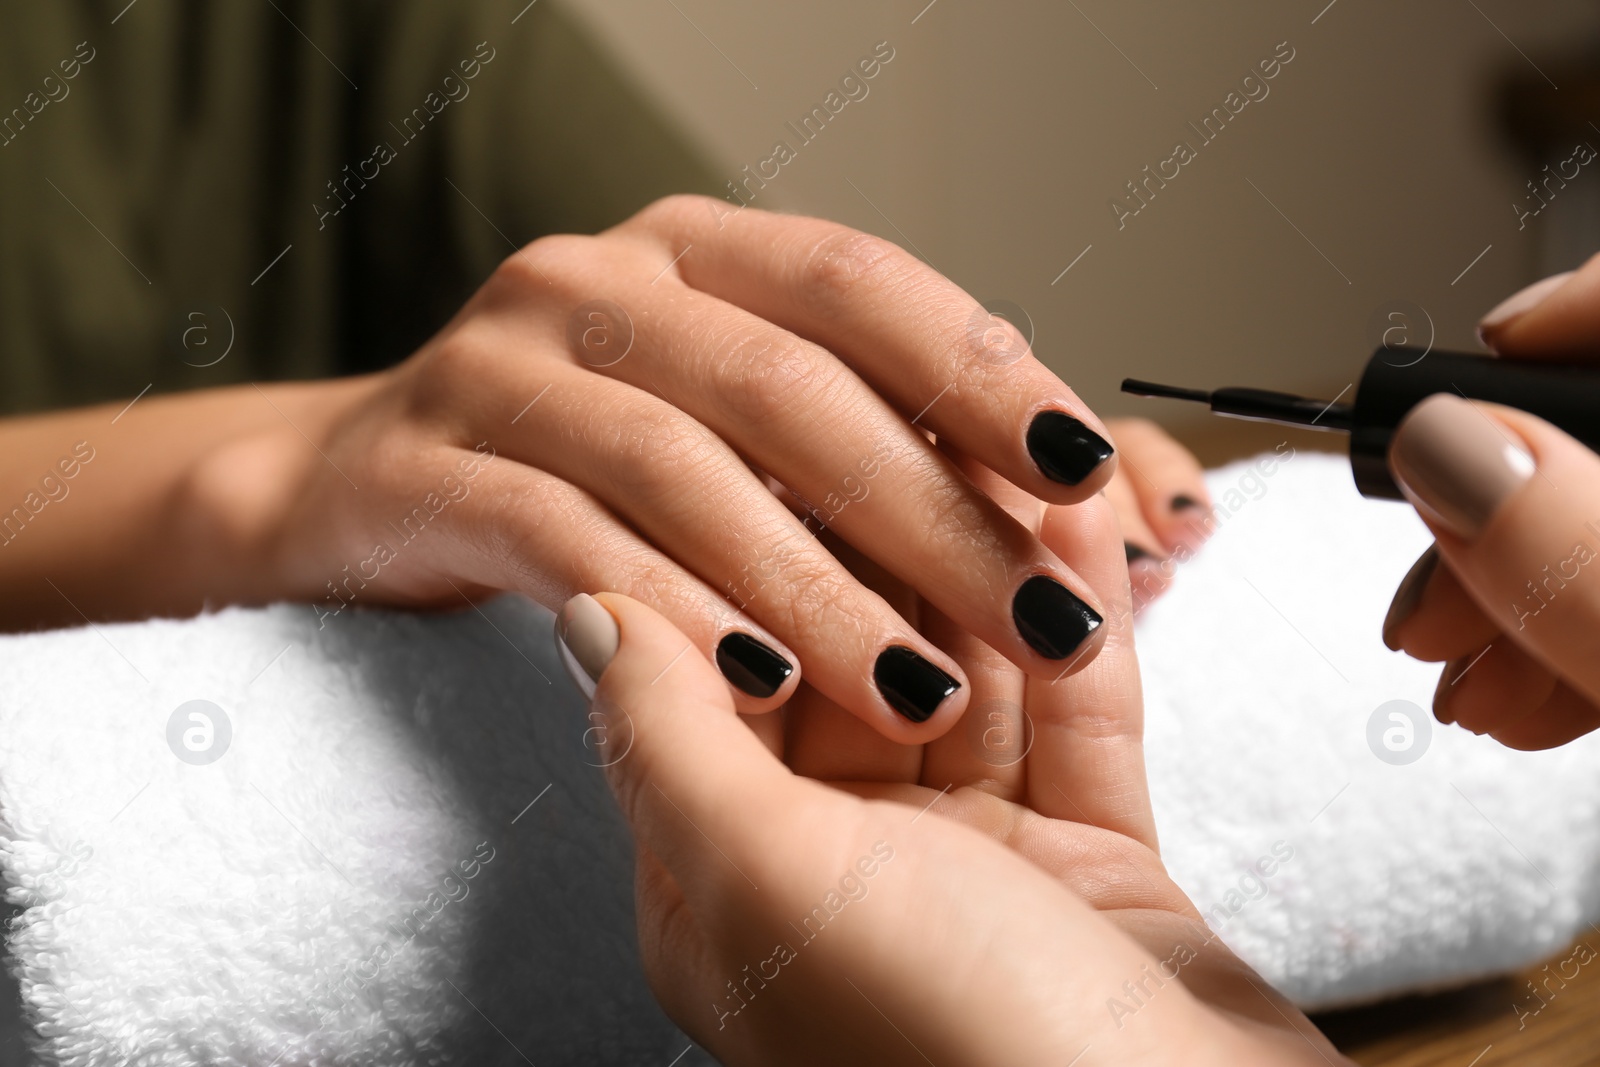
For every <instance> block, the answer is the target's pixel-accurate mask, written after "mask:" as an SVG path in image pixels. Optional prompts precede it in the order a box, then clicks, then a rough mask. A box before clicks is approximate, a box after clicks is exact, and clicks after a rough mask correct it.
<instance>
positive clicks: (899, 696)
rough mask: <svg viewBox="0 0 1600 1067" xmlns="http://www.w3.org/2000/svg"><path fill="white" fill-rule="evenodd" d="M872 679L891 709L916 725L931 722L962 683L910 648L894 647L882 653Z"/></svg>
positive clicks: (873, 670)
mask: <svg viewBox="0 0 1600 1067" xmlns="http://www.w3.org/2000/svg"><path fill="white" fill-rule="evenodd" d="M872 679H873V681H875V682H877V683H878V692H880V693H882V694H883V699H885V700H887V701H888V702H889V706H890V707H891V708H893V709H894V710H895V711H898V712H899V713H900V714H902V715H904V716H905V717H906V718H908V719H910V720H911V721H912V722H927V721H928V719H930V718H931V717H932V716H933V713H934V712H936V711H938V710H939V705H940V704H942V703H944V700H945V698H946V697H948V696H949V695H950V694H951V693H954V692H955V691H956V690H957V689H960V688H961V683H960V682H958V681H956V680H955V679H954V678H952V677H950V676H949V675H948V674H946V673H945V672H944V671H942V670H940V669H939V668H938V667H936V666H935V665H934V664H932V663H929V662H928V661H927V660H925V659H923V658H922V657H921V656H919V655H917V654H916V653H915V652H913V651H911V650H910V649H909V648H904V647H902V646H900V645H890V646H889V647H888V648H886V649H884V650H883V651H882V652H880V653H878V662H877V663H876V664H874V665H873V668H872Z"/></svg>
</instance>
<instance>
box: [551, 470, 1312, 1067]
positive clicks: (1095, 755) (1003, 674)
mask: <svg viewBox="0 0 1600 1067" xmlns="http://www.w3.org/2000/svg"><path fill="white" fill-rule="evenodd" d="M965 469H966V470H967V473H968V474H969V475H972V476H973V477H974V478H975V479H977V484H978V485H979V487H980V488H982V489H984V490H986V491H988V492H989V493H991V494H992V495H993V496H994V497H995V498H996V499H999V500H1001V501H1002V502H1004V503H1006V504H1008V505H1009V506H1010V507H1011V509H1012V513H1013V514H1014V515H1015V516H1017V517H1018V518H1019V520H1020V521H1021V522H1022V524H1023V525H1024V526H1025V527H1026V528H1028V529H1030V530H1035V531H1038V533H1039V536H1040V537H1041V539H1042V540H1043V541H1044V543H1045V544H1047V545H1049V546H1050V547H1051V548H1053V549H1054V550H1055V551H1056V552H1058V553H1060V554H1061V556H1062V559H1063V560H1064V561H1065V562H1067V563H1068V564H1069V565H1071V566H1073V567H1074V568H1075V569H1076V570H1077V572H1078V573H1079V574H1081V575H1082V576H1083V577H1084V579H1085V580H1087V581H1088V582H1089V583H1090V584H1091V585H1092V586H1094V588H1095V589H1096V590H1097V591H1098V592H1099V594H1100V596H1101V597H1102V598H1103V600H1104V602H1105V603H1106V604H1107V607H1108V609H1109V614H1108V619H1109V622H1108V624H1107V626H1106V627H1105V629H1106V630H1107V635H1106V637H1105V644H1104V647H1103V648H1102V649H1101V650H1100V653H1099V655H1098V656H1097V657H1096V658H1095V660H1094V661H1093V663H1091V664H1089V665H1087V666H1086V667H1084V669H1083V670H1082V671H1080V672H1079V673H1076V674H1073V675H1070V676H1064V677H1057V678H1034V677H1028V676H1026V675H1024V674H1023V673H1022V672H1021V671H1019V670H1018V669H1017V668H1016V667H1015V666H1013V665H1012V664H1010V663H1009V662H1007V660H1006V659H1005V658H1004V657H1003V656H1001V655H999V654H998V653H996V652H995V651H994V650H992V649H990V648H988V647H987V646H986V645H984V644H983V643H982V642H980V641H979V640H978V639H977V638H975V637H972V636H970V635H969V634H966V633H965V632H964V631H962V630H960V629H959V628H958V627H957V626H955V625H954V624H952V623H951V622H950V621H949V620H948V619H946V618H945V617H944V616H943V615H941V614H939V613H937V612H935V611H934V610H933V609H931V608H928V607H926V606H924V607H923V608H922V609H921V610H922V612H923V613H924V614H923V618H922V622H923V625H924V629H925V630H926V631H927V632H928V634H929V636H930V637H933V638H934V639H935V640H937V641H939V642H940V643H941V644H942V645H943V646H944V647H945V648H946V649H948V650H950V651H951V653H952V654H953V655H954V656H955V658H956V659H957V660H958V661H959V662H960V663H961V664H962V666H963V667H964V669H965V671H966V673H967V676H968V677H969V678H970V679H971V681H972V687H973V697H972V709H971V711H970V712H969V715H973V716H977V717H975V718H973V719H971V720H970V721H969V723H966V724H963V725H962V726H960V727H959V728H958V729H956V730H954V731H952V732H950V733H948V734H946V735H945V736H944V737H942V738H940V739H939V740H938V741H936V742H933V743H931V744H929V745H927V746H926V747H918V746H902V745H896V744H893V743H892V742H890V741H888V740H887V739H885V738H883V737H882V736H880V735H879V734H877V733H875V732H873V731H871V730H869V729H867V728H866V727H865V726H864V725H863V724H862V723H861V722H860V721H859V720H858V719H856V718H854V717H852V716H850V715H849V714H848V713H846V712H845V711H844V710H843V709H841V708H839V707H838V706H837V705H835V704H833V703H832V702H830V701H828V700H827V699H826V697H824V696H823V695H821V694H820V693H817V692H816V691H814V690H811V689H809V688H804V687H803V688H802V689H801V691H800V693H799V695H798V696H797V698H796V699H795V700H794V701H792V702H791V703H790V704H789V706H788V707H786V708H785V709H783V710H782V711H781V712H779V713H777V714H774V715H769V716H763V717H758V718H753V719H747V720H744V721H741V720H740V719H739V718H738V717H736V715H735V709H734V705H733V702H732V701H731V700H730V698H729V694H728V692H727V689H726V687H725V686H724V685H723V684H722V683H721V682H720V680H719V678H718V677H717V675H716V674H715V673H714V672H713V671H712V669H711V667H710V665H709V663H707V662H706V660H705V659H704V658H703V656H701V655H700V653H699V652H698V651H696V648H695V644H694V642H693V641H691V640H690V639H689V638H687V637H685V636H684V635H683V634H682V633H680V632H679V631H678V630H677V629H676V628H674V627H673V626H672V625H670V624H669V623H667V622H666V621H665V620H663V619H662V618H661V617H660V616H658V615H656V614H655V613H654V612H652V611H650V610H648V609H647V608H644V607H643V606H641V605H639V604H637V603H634V602H633V601H630V600H628V599H626V598H624V597H621V596H616V595H612V594H602V595H601V596H600V597H599V598H598V601H599V602H598V603H597V602H596V601H595V600H592V599H589V598H587V597H583V598H578V599H577V600H575V601H574V602H573V603H571V604H569V605H568V606H567V608H566V609H565V610H564V611H563V613H562V616H561V618H560V620H559V622H558V632H559V633H561V634H562V635H563V636H564V641H565V645H566V648H567V650H568V653H569V655H570V657H571V660H572V661H574V662H575V663H576V664H577V667H578V669H579V670H580V671H582V672H584V674H586V675H587V676H588V677H590V678H593V677H598V678H599V688H598V692H597V693H596V695H595V702H594V714H595V715H596V716H598V717H599V718H600V719H601V720H603V721H604V723H605V727H606V728H605V737H606V746H607V748H608V749H610V750H611V752H612V753H613V755H612V764H611V766H610V767H609V769H608V772H607V773H608V774H609V775H610V777H611V780H612V782H613V784H614V786H615V788H616V791H617V794H618V797H619V801H620V803H621V805H622V808H623V810H624V812H625V813H626V814H627V816H628V818H629V821H630V822H631V823H632V825H633V828H634V833H635V838H636V841H637V843H638V849H639V853H638V893H639V924H640V940H641V947H642V950H643V955H644V959H645V966H646V969H647V971H648V973H649V976H650V979H651V982H652V986H653V988H654V989H655V991H656V993H657V996H658V997H659V998H660V999H661V1001H662V1003H663V1004H664V1005H665V1006H666V1008H667V1010H668V1011H669V1013H670V1014H671V1015H672V1016H673V1018H674V1019H675V1020H676V1021H677V1022H678V1023H679V1025H681V1026H683V1027H684V1028H685V1029H686V1030H687V1031H688V1032H689V1033H690V1034H691V1035H693V1036H694V1037H695V1038H696V1039H697V1040H698V1041H700V1042H701V1043H702V1044H704V1045H705V1046H706V1047H707V1048H709V1049H710V1050H711V1051H712V1052H714V1053H715V1054H716V1055H717V1056H718V1057H719V1058H721V1059H722V1060H723V1061H724V1062H727V1063H730V1064H761V1065H763V1067H768V1065H781V1064H807V1065H809V1064H816V1063H862V1064H867V1063H870V1064H896V1063H906V1064H923V1063H925V1062H929V1061H931V1062H935V1063H938V1064H940V1065H941V1067H945V1065H960V1064H998V1063H1005V1064H1023V1063H1029V1064H1031V1063H1061V1064H1066V1063H1074V1064H1077V1065H1078V1067H1091V1065H1095V1064H1118V1065H1122V1064H1129V1063H1146V1064H1154V1063H1172V1064H1178V1063H1182V1064H1186V1065H1187V1064H1208V1063H1215V1064H1229V1065H1233V1064H1238V1063H1274V1064H1278V1063H1286V1064H1300V1063H1304V1064H1318V1065H1325V1064H1327V1063H1330V1062H1343V1061H1342V1060H1340V1058H1339V1057H1338V1055H1337V1054H1336V1053H1335V1052H1334V1051H1333V1050H1332V1049H1331V1047H1329V1046H1328V1044H1327V1043H1326V1041H1325V1040H1324V1039H1323V1038H1322V1037H1321V1036H1320V1035H1319V1034H1317V1033H1316V1031H1315V1030H1314V1029H1313V1028H1312V1026H1311V1025H1310V1023H1309V1022H1308V1021H1307V1020H1306V1019H1305V1017H1304V1016H1303V1015H1301V1014H1300V1013H1299V1012H1298V1011H1296V1010H1295V1009H1294V1008H1293V1007H1292V1006H1291V1005H1289V1004H1287V1003H1286V1002H1284V1001H1283V1000H1282V998H1280V997H1278V996H1277V995H1276V994H1275V993H1273V992H1272V991H1271V990H1269V989H1267V988H1266V986H1265V985H1264V984H1263V983H1262V982H1261V981H1260V979H1259V978H1257V977H1255V976H1254V975H1253V974H1252V973H1251V972H1250V970H1249V969H1248V968H1247V967H1245V966H1244V965H1243V964H1242V963H1241V962H1240V961H1239V960H1238V959H1237V958H1236V957H1234V956H1233V955H1232V954H1231V953H1229V952H1228V951H1227V950H1226V949H1225V948H1224V947H1223V946H1222V945H1221V943H1220V942H1218V941H1216V940H1215V939H1214V938H1213V937H1212V935H1211V934H1210V933H1209V932H1208V931H1207V929H1206V928H1205V926H1204V925H1203V924H1202V923H1201V921H1200V918H1199V915H1198V913H1197V912H1196V910H1195V908H1194V907H1193V905H1192V904H1191V903H1190V902H1189V900H1188V899H1187V898H1186V897H1185V896H1184V894H1183V893H1182V892H1181V891H1180V890H1179V889H1178V888H1177V887H1176V886H1175V885H1174V884H1173V883H1172V882H1171V880H1170V879H1169V878H1168V877H1167V875H1166V872H1165V870H1164V869H1163V867H1162V865H1161V861H1160V858H1159V856H1158V855H1157V854H1156V852H1155V848H1154V845H1155V836H1154V829H1153V823H1152V821H1151V817H1150V807H1149V798H1148V794H1147V792H1146V789H1145V782H1144V774H1143V766H1142V750H1141V742H1140V736H1141V729H1142V726H1141V718H1142V704H1141V696H1140V691H1139V680H1138V670H1137V664H1136V662H1135V659H1134V655H1133V648H1132V641H1131V632H1130V626H1129V614H1130V612H1129V602H1128V586H1127V582H1126V575H1125V571H1124V569H1123V558H1124V557H1123V548H1122V536H1121V534H1120V533H1119V532H1118V530H1117V527H1116V523H1115V521H1114V519H1113V517H1112V515H1111V511H1110V508H1109V507H1108V506H1107V505H1106V504H1105V503H1104V502H1103V501H1099V500H1095V501H1090V502H1089V503H1086V504H1084V505H1082V506H1080V507H1077V508H1073V509H1062V508H1052V509H1049V510H1048V512H1047V511H1046V509H1045V508H1044V507H1043V506H1042V505H1040V504H1038V503H1037V501H1033V500H1031V499H1030V498H1027V497H1026V496H1025V495H1022V494H1019V493H1017V491H1016V490H1014V489H1011V488H1010V487H1008V486H1006V485H1004V484H1003V483H1001V482H1000V480H999V479H998V478H997V477H995V476H993V475H986V474H985V473H984V472H982V471H981V470H979V469H978V468H976V467H975V466H974V465H972V464H970V463H968V464H966V465H965ZM857 562H858V563H860V562H861V561H857ZM863 573H865V574H867V575H868V580H869V582H870V583H871V584H873V585H875V586H876V587H878V588H879V589H880V591H882V592H883V593H884V594H885V595H886V597H887V599H889V600H890V601H891V602H892V603H895V604H896V605H897V606H899V607H900V608H901V609H902V610H903V611H909V612H912V613H913V614H916V613H917V608H916V598H915V597H914V596H913V595H911V594H910V593H909V591H908V590H906V589H905V588H904V587H903V586H900V585H899V584H898V583H896V582H894V581H893V580H892V579H889V578H887V577H886V576H883V575H881V574H880V575H878V576H877V578H876V579H873V578H872V577H871V574H870V569H869V568H865V567H864V568H863ZM602 605H603V607H602ZM751 727H754V730H752V729H751ZM780 757H781V758H780ZM785 763H788V764H790V765H791V767H793V768H794V770H791V767H786V766H785ZM795 770H799V771H801V772H803V773H805V774H810V775H815V776H817V777H819V778H823V779H828V780H829V784H824V782H822V781H817V780H813V779H811V778H806V777H801V776H800V775H798V774H796V773H795Z"/></svg>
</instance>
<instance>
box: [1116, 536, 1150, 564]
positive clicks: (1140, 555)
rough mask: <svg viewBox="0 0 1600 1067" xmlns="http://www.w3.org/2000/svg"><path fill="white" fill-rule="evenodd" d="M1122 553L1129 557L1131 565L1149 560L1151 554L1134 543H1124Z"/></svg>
mask: <svg viewBox="0 0 1600 1067" xmlns="http://www.w3.org/2000/svg"><path fill="white" fill-rule="evenodd" d="M1122 551H1123V554H1125V555H1126V556H1127V557H1128V562H1129V563H1138V562H1139V561H1140V560H1141V559H1149V558H1150V553H1148V552H1146V551H1145V550H1144V549H1142V548H1140V547H1139V546H1138V545H1136V544H1134V543H1133V542H1132V541H1124V542H1122Z"/></svg>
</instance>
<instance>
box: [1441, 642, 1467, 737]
mask: <svg viewBox="0 0 1600 1067" xmlns="http://www.w3.org/2000/svg"><path fill="white" fill-rule="evenodd" d="M1468 666H1469V663H1468V661H1467V660H1464V659H1460V658H1457V659H1453V660H1450V661H1448V662H1447V663H1445V665H1444V669H1443V670H1442V671H1440V672H1439V684H1438V685H1436V686H1434V687H1433V717H1434V718H1435V719H1438V720H1439V721H1440V722H1441V723H1443V724H1444V725H1446V726H1449V725H1451V724H1452V723H1454V722H1455V721H1456V716H1455V712H1453V711H1452V710H1450V704H1451V700H1452V698H1454V696H1455V693H1456V682H1458V681H1460V680H1461V675H1462V673H1463V671H1464V670H1465V668H1466V667H1468ZM1472 732H1473V733H1478V731H1477V730H1474V731H1472Z"/></svg>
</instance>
